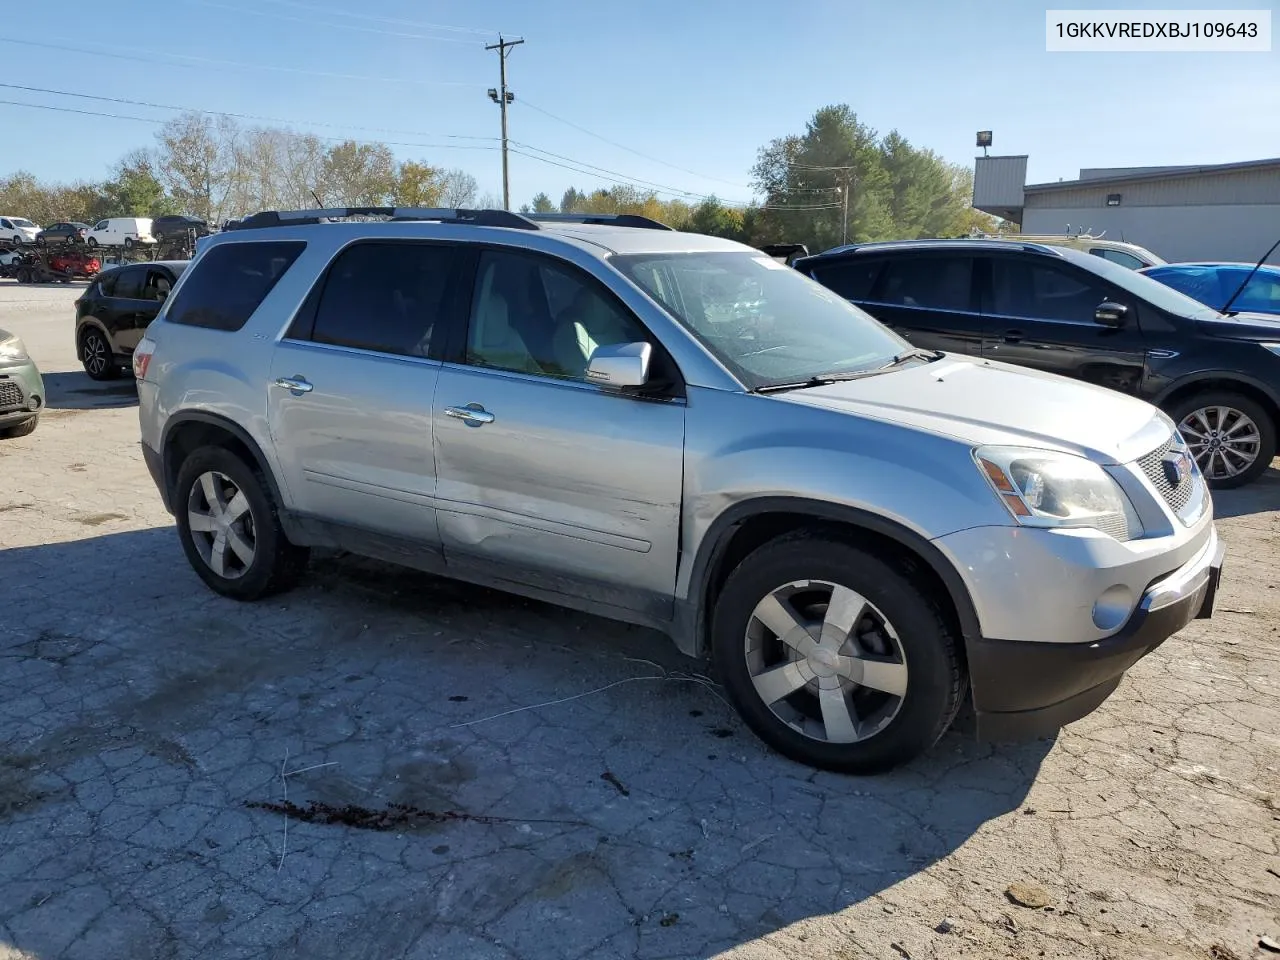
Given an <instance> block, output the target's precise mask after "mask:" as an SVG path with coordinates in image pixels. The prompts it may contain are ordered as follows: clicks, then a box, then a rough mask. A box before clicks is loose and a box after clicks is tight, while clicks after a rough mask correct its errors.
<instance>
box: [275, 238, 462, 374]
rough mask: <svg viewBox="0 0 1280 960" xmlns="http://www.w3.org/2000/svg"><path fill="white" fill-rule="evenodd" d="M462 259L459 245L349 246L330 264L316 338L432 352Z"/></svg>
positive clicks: (382, 349)
mask: <svg viewBox="0 0 1280 960" xmlns="http://www.w3.org/2000/svg"><path fill="white" fill-rule="evenodd" d="M456 262H457V253H456V251H455V249H454V248H452V247H444V246H437V245H433V244H425V243H408V242H395V241H392V242H386V243H361V244H357V245H355V246H353V247H349V248H348V249H346V250H344V251H343V252H342V253H341V254H339V255H338V257H337V259H336V260H334V262H333V266H331V267H330V268H329V273H328V275H327V277H326V278H325V281H324V290H323V292H322V293H321V294H320V299H319V301H318V303H317V304H316V315H315V324H314V326H313V328H312V332H311V340H313V341H315V342H316V343H329V344H333V345H335V346H340V347H353V348H355V349H358V350H374V351H376V352H378V353H394V354H398V355H400V356H405V357H425V356H427V350H428V349H429V348H430V346H431V336H432V334H433V333H434V332H435V330H436V329H438V328H439V327H441V326H442V325H443V315H444V312H445V310H446V309H447V302H448V295H449V292H450V289H451V284H450V281H451V280H452V279H453V272H454V266H455V264H456ZM292 335H294V334H292V333H291V336H292Z"/></svg>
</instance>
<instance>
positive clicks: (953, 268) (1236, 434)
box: [795, 240, 1280, 487]
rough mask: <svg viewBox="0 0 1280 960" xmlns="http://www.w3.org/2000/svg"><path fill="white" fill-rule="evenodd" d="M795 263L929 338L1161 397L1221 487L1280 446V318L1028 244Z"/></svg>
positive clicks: (1245, 476) (915, 243) (846, 252)
mask: <svg viewBox="0 0 1280 960" xmlns="http://www.w3.org/2000/svg"><path fill="white" fill-rule="evenodd" d="M795 267H796V269H797V270H800V271H801V272H803V273H806V274H808V275H809V276H811V277H813V278H814V279H815V280H817V281H818V282H819V283H822V284H823V285H824V286H826V287H828V288H830V289H831V290H832V291H834V292H836V293H838V294H840V295H841V296H842V297H844V298H845V299H847V300H850V301H852V302H853V303H856V304H857V305H858V306H860V307H862V308H863V309H864V310H866V311H868V312H869V313H871V314H872V316H874V317H876V318H877V319H878V320H880V321H881V322H882V323H884V324H886V325H887V326H889V327H892V328H893V329H894V330H896V331H897V332H898V333H900V334H902V335H903V336H904V337H906V338H907V339H908V340H910V341H911V342H912V343H913V344H915V345H916V346H918V347H922V348H926V349H937V350H945V351H949V352H952V353H963V354H969V355H971V356H979V357H983V358H986V359H989V360H1000V361H1006V362H1009V363H1015V364H1020V365H1022V366H1025V367H1033V368H1035V369H1037V370H1043V371H1045V372H1048V373H1057V374H1063V375H1065V376H1069V377H1075V378H1077V379H1079V380H1086V381H1088V382H1090V383H1095V384H1098V385H1100V386H1104V387H1110V388H1112V389H1114V390H1120V391H1123V392H1125V393H1129V394H1133V395H1135V396H1138V397H1141V398H1142V399H1144V400H1148V401H1150V402H1151V403H1154V404H1156V405H1157V406H1159V407H1161V408H1163V409H1164V410H1165V411H1166V412H1167V413H1168V414H1169V415H1170V416H1171V417H1172V418H1173V420H1174V421H1175V422H1176V423H1177V424H1178V427H1179V430H1180V431H1181V432H1182V435H1183V436H1184V437H1185V438H1186V440H1187V443H1188V445H1189V446H1190V448H1191V451H1192V453H1193V454H1194V455H1195V457H1196V460H1197V461H1198V462H1199V464H1200V467H1201V469H1202V470H1203V471H1204V474H1205V476H1206V477H1207V478H1208V479H1209V481H1210V483H1211V484H1212V485H1213V486H1215V487H1236V486H1240V485H1242V484H1245V483H1248V482H1250V481H1252V480H1254V479H1256V478H1257V477H1259V476H1260V475H1261V474H1262V473H1263V472H1264V471H1265V470H1266V469H1267V467H1268V466H1270V464H1271V460H1272V458H1273V457H1274V456H1275V452H1276V425H1277V422H1278V421H1280V318H1276V317H1268V316H1265V315H1261V314H1246V313H1238V314H1230V315H1224V314H1221V313H1218V312H1217V311H1216V310H1212V309H1210V308H1208V307H1206V306H1204V305H1202V304H1200V303H1197V302H1196V301H1195V300H1192V299H1191V298H1190V297H1187V296H1184V295H1183V294H1181V293H1178V292H1177V291H1176V290H1173V289H1171V288H1170V287H1167V286H1165V285H1164V284H1162V283H1158V282H1156V281H1154V280H1152V279H1151V278H1149V277H1145V276H1142V275H1141V274H1139V273H1135V272H1134V271H1132V270H1129V269H1127V268H1125V267H1121V266H1118V265H1116V264H1114V263H1111V262H1109V261H1107V260H1104V259H1102V258H1101V257H1094V256H1090V255H1089V254H1087V253H1081V252H1079V251H1076V250H1071V249H1067V248H1063V247H1049V246H1044V245H1041V244H1036V243H1027V242H1017V241H1008V242H1005V241H993V240H975V241H970V240H910V241H900V242H893V243H869V244H860V245H855V246H850V247H842V248H839V249H838V250H832V251H829V252H827V253H821V254H817V255H816V256H812V257H805V258H802V259H800V260H797V261H796V263H795ZM1008 401H1009V403H1010V405H1013V406H1016V405H1017V403H1018V398H1017V397H1016V396H1011V397H1009V398H1008Z"/></svg>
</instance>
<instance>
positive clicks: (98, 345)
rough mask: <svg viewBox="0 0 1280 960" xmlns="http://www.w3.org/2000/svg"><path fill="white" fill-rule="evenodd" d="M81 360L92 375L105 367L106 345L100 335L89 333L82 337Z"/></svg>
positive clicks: (100, 371)
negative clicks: (82, 350)
mask: <svg viewBox="0 0 1280 960" xmlns="http://www.w3.org/2000/svg"><path fill="white" fill-rule="evenodd" d="M83 360H84V366H85V369H86V370H88V371H89V372H90V373H92V374H94V375H97V374H99V373H102V372H103V371H104V370H106V369H107V345H106V344H105V343H104V342H103V340H102V338H101V337H99V336H96V335H90V336H87V337H85V338H84V353H83Z"/></svg>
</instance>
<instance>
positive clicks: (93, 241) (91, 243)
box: [85, 237, 98, 249]
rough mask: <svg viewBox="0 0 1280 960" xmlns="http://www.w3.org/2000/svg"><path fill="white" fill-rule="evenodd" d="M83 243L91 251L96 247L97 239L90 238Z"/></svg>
mask: <svg viewBox="0 0 1280 960" xmlns="http://www.w3.org/2000/svg"><path fill="white" fill-rule="evenodd" d="M85 242H86V243H87V244H88V246H89V249H93V248H94V247H96V246H97V245H98V238H97V237H90V238H89V239H88V240H86V241H85Z"/></svg>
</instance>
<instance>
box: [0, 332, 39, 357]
mask: <svg viewBox="0 0 1280 960" xmlns="http://www.w3.org/2000/svg"><path fill="white" fill-rule="evenodd" d="M30 359H31V358H30V357H28V356H27V345H26V344H25V343H23V342H22V340H21V339H19V338H18V337H10V338H9V339H8V340H0V360H30Z"/></svg>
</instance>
